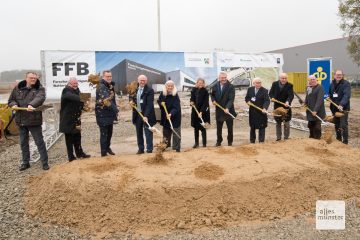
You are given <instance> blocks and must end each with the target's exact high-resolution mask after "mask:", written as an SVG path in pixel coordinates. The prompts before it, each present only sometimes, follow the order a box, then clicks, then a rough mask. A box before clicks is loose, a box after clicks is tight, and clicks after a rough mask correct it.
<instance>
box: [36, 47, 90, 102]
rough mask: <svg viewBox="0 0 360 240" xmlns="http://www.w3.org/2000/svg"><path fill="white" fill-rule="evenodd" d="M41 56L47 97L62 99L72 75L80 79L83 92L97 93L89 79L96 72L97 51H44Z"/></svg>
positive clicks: (80, 87)
mask: <svg viewBox="0 0 360 240" xmlns="http://www.w3.org/2000/svg"><path fill="white" fill-rule="evenodd" d="M41 57H42V64H43V73H44V74H45V76H46V77H45V79H46V85H45V87H46V95H47V98H49V99H60V97H61V92H62V90H63V88H64V87H65V86H66V84H67V82H68V80H69V78H70V77H76V78H77V79H78V81H79V89H80V91H81V92H91V93H92V95H93V94H94V93H95V90H94V89H93V88H92V87H90V86H89V83H88V80H87V78H88V75H89V74H90V73H95V72H96V65H95V52H92V51H91V52H89V51H83V52H82V51H75V52H72V51H42V52H41Z"/></svg>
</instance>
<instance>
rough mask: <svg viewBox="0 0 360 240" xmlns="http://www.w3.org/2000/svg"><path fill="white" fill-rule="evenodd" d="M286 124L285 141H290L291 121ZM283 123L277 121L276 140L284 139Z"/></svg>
mask: <svg viewBox="0 0 360 240" xmlns="http://www.w3.org/2000/svg"><path fill="white" fill-rule="evenodd" d="M283 123H284V139H285V140H286V139H288V138H289V136H290V121H287V122H283ZM281 125H282V122H278V121H276V140H281V137H282V126H281Z"/></svg>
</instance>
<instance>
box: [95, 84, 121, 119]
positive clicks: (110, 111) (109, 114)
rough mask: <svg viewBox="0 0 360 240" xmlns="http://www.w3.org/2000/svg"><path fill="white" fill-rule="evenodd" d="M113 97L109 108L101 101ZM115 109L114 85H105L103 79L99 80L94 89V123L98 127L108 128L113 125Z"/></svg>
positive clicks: (115, 114)
mask: <svg viewBox="0 0 360 240" xmlns="http://www.w3.org/2000/svg"><path fill="white" fill-rule="evenodd" d="M110 95H113V98H112V99H111V104H110V106H105V105H104V104H103V102H102V100H104V99H107V98H109V97H110ZM118 112H119V110H118V109H117V106H116V102H115V92H114V83H113V82H111V84H109V83H107V82H106V81H105V80H104V79H101V81H100V83H99V84H98V86H97V89H96V104H95V115H96V122H97V124H98V125H99V126H108V125H112V124H113V123H114V120H116V119H117V113H118Z"/></svg>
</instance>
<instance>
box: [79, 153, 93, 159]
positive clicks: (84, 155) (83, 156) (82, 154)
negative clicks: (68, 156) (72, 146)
mask: <svg viewBox="0 0 360 240" xmlns="http://www.w3.org/2000/svg"><path fill="white" fill-rule="evenodd" d="M76 157H78V158H89V157H91V156H90V155H89V154H86V153H84V152H82V153H80V154H79V155H77V154H76Z"/></svg>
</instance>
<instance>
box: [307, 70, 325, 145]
mask: <svg viewBox="0 0 360 240" xmlns="http://www.w3.org/2000/svg"><path fill="white" fill-rule="evenodd" d="M308 83H309V87H308V88H307V90H306V98H305V105H306V106H307V107H308V108H309V109H310V110H307V111H306V117H307V120H308V127H309V130H310V135H309V138H315V139H320V138H321V121H320V120H319V119H318V118H317V117H316V116H318V117H320V118H321V119H324V118H325V116H326V113H325V105H324V89H323V87H322V86H321V85H320V84H318V82H317V79H316V77H315V76H314V75H310V76H309V78H308Z"/></svg>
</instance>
